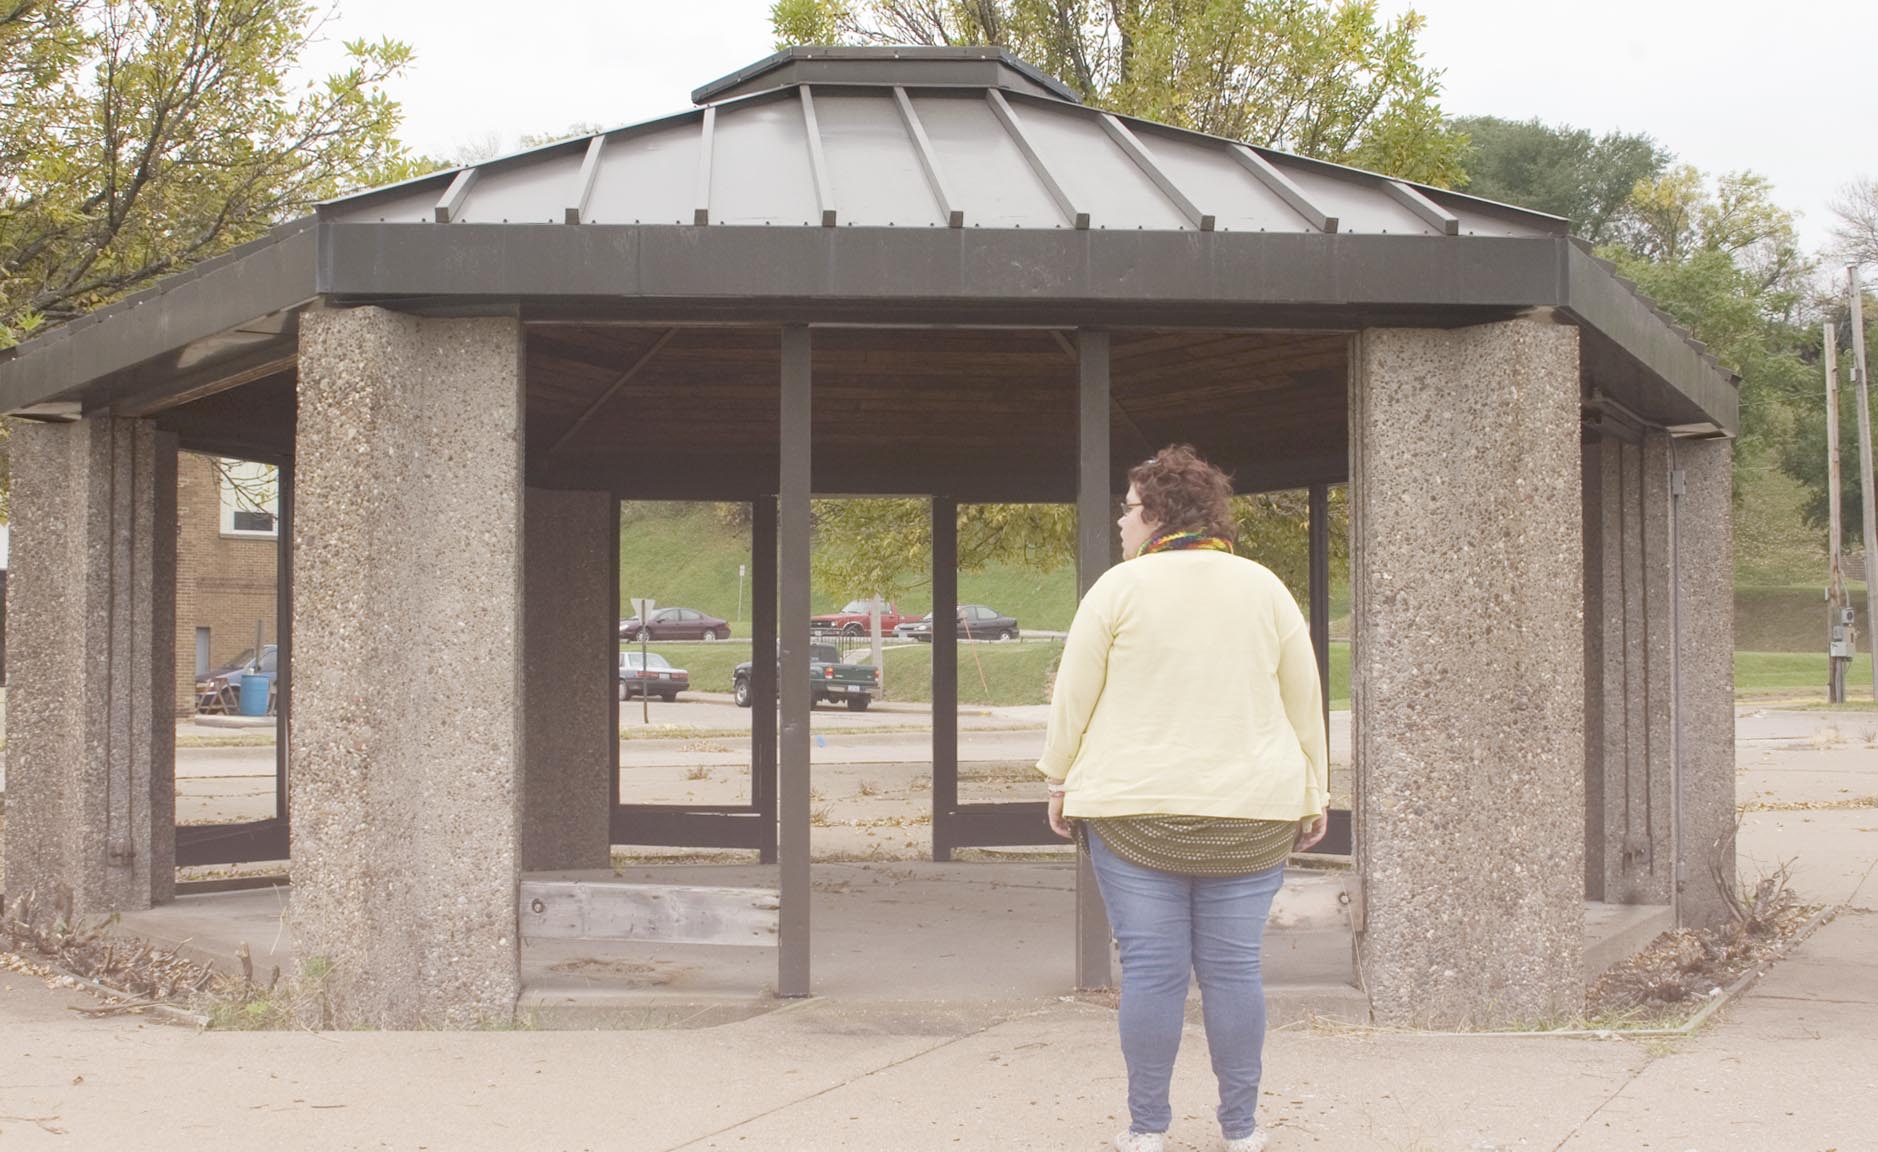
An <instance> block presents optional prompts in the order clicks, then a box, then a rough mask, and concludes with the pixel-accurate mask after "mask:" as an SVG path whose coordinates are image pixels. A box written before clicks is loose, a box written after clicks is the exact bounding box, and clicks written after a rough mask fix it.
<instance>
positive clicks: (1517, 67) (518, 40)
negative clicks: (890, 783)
mask: <svg viewBox="0 0 1878 1152" xmlns="http://www.w3.org/2000/svg"><path fill="white" fill-rule="evenodd" d="M1381 5H1382V8H1383V10H1384V11H1385V12H1387V13H1390V14H1395V13H1399V12H1401V11H1404V10H1406V9H1408V8H1410V7H1413V8H1414V9H1415V10H1416V11H1418V12H1420V13H1422V15H1423V16H1424V17H1425V18H1426V19H1427V27H1426V28H1425V29H1424V31H1423V33H1422V36H1421V44H1422V46H1423V48H1424V53H1425V58H1426V59H1427V61H1428V62H1429V63H1430V64H1431V65H1433V66H1435V67H1437V68H1440V69H1442V70H1444V72H1445V73H1446V75H1445V77H1444V83H1445V86H1446V92H1445V95H1444V97H1443V101H1442V103H1443V107H1444V108H1445V109H1446V110H1447V111H1448V112H1450V113H1454V114H1462V115H1471V114H1492V115H1496V116H1507V117H1514V118H1525V117H1531V116H1537V117H1539V118H1540V119H1541V120H1544V121H1547V122H1548V123H1555V124H1556V123H1568V124H1571V125H1573V126H1575V127H1580V128H1587V129H1591V130H1593V131H1597V132H1604V131H1608V130H1611V129H1623V130H1624V131H1629V132H1647V133H1649V134H1650V135H1652V136H1654V137H1656V139H1657V140H1658V141H1659V142H1661V143H1662V144H1664V145H1666V146H1667V147H1668V148H1670V149H1671V150H1672V151H1673V152H1675V153H1676V154H1677V155H1678V156H1679V157H1680V158H1681V159H1683V160H1686V161H1688V162H1690V163H1692V164H1695V165H1696V166H1697V167H1699V168H1701V169H1703V170H1704V171H1707V172H1711V173H1713V172H1723V171H1732V170H1736V169H1743V168H1747V169H1752V170H1754V171H1756V172H1759V173H1761V174H1762V175H1765V176H1767V177H1768V178H1769V179H1771V180H1772V181H1773V182H1774V189H1775V195H1776V198H1777V199H1778V201H1779V202H1780V203H1781V204H1782V205H1784V206H1785V207H1788V208H1790V209H1793V210H1795V211H1797V212H1799V213H1801V218H1800V229H1801V235H1802V237H1803V238H1804V240H1805V241H1806V243H1807V245H1808V246H1809V247H1818V246H1821V245H1823V244H1824V243H1826V241H1827V229H1828V228H1829V226H1830V223H1831V211H1830V209H1829V208H1828V202H1829V201H1830V200H1831V198H1832V197H1833V195H1834V194H1835V193H1836V192H1837V191H1838V189H1839V188H1840V187H1841V186H1842V185H1844V184H1845V183H1846V182H1847V181H1849V180H1851V179H1854V178H1856V177H1861V176H1863V177H1870V176H1878V2H1874V0H1785V2H1783V3H1769V2H1768V0H1755V2H1753V3H1748V2H1746V0H1699V2H1698V0H1576V2H1575V3H1572V4H1569V5H1566V4H1539V3H1530V2H1521V0H1419V2H1415V3H1413V4H1411V3H1409V2H1408V0H1381ZM769 6H770V0H687V2H685V3H682V4H681V3H672V2H670V0H613V2H610V3H609V2H605V0H586V2H582V0H527V2H525V3H519V4H517V3H500V4H498V3H492V2H490V0H460V2H459V3H456V4H452V5H443V6H439V5H437V4H436V3H434V2H419V0H343V3H342V7H341V10H340V13H339V16H338V18H337V20H336V21H335V22H334V23H333V24H332V25H330V26H329V28H328V34H329V36H331V38H332V39H333V40H338V39H342V38H351V37H359V36H364V37H374V38H375V37H378V36H393V37H396V38H398V39H400V40H404V41H405V42H407V43H409V44H410V45H411V46H412V47H413V48H414V49H415V50H416V53H417V64H416V66H415V67H414V68H413V69H412V71H411V72H410V73H409V74H408V75H407V76H406V77H405V78H404V79H403V80H401V81H399V82H398V83H397V85H396V86H395V88H394V89H393V94H394V95H395V96H396V97H397V99H399V100H400V101H401V102H402V103H403V105H404V110H405V137H406V139H407V140H408V141H409V142H410V143H411V144H412V145H413V146H414V147H415V148H417V149H418V150H420V151H422V152H425V153H428V154H430V155H441V156H449V155H457V154H461V153H463V152H465V151H467V150H476V151H483V150H485V148H486V144H487V143H489V142H497V143H499V144H500V146H501V148H502V150H504V151H507V150H510V149H512V148H514V147H515V145H516V142H517V140H518V138H519V137H520V136H521V134H522V133H524V132H546V131H556V130H560V129H563V128H565V127H567V126H568V125H570V124H575V123H581V122H592V123H598V124H603V125H606V126H609V127H612V126H616V125H620V124H630V123H634V122H636V121H639V120H645V119H649V118H651V117H654V116H658V115H661V114H663V113H668V112H677V111H682V110H683V109H685V108H687V107H689V106H690V92H691V90H692V89H693V88H695V87H697V86H699V85H701V84H703V83H704V82H705V81H707V80H713V79H716V78H717V77H719V76H722V75H724V74H725V73H727V72H731V71H734V70H735V69H737V68H740V67H742V66H743V65H745V64H748V63H750V62H752V61H754V60H758V59H761V58H762V57H763V56H765V55H768V54H769V53H770V52H771V51H772V43H771V37H770V30H769ZM1834 49H1837V50H1838V51H1837V58H1836V59H1829V58H1828V53H1829V52H1831V51H1833V50H1834ZM1857 49H1862V50H1863V59H1862V60H1861V59H1859V58H1858V56H1856V55H1855V54H1854V53H1855V50H1857ZM326 55H327V57H328V58H329V59H330V58H336V56H337V53H336V52H335V51H333V49H332V47H331V46H330V45H329V46H328V49H327V53H326ZM1860 65H1862V66H1863V69H1862V70H1863V75H1862V76H1861V75H1859V73H1858V72H1857V71H1855V69H1857V68H1858V67H1859V66H1860ZM1861 94H1862V97H1861ZM1861 114H1862V115H1863V117H1864V122H1863V123H1862V124H1861V123H1860V122H1859V117H1860V115H1861Z"/></svg>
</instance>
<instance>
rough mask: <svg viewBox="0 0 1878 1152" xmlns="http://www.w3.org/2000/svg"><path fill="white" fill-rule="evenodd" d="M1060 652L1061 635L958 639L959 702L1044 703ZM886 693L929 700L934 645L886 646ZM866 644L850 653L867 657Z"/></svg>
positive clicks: (893, 697) (891, 696)
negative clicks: (987, 640)
mask: <svg viewBox="0 0 1878 1152" xmlns="http://www.w3.org/2000/svg"><path fill="white" fill-rule="evenodd" d="M1062 654H1063V642H1062V641H1060V640H1024V641H1021V642H1018V643H1006V644H999V643H996V642H991V643H972V644H965V643H962V644H960V645H959V680H958V683H959V703H961V704H1048V703H1049V702H1050V694H1049V691H1048V683H1049V676H1050V672H1051V671H1052V670H1053V669H1054V668H1055V667H1056V662H1057V659H1058V657H1060V656H1062ZM882 655H883V656H884V657H885V658H886V675H887V693H888V699H891V700H916V701H920V702H922V703H930V702H931V701H932V645H930V644H908V645H905V646H902V647H896V648H888V649H887V650H886V651H885V652H883V653H882ZM866 657H867V652H866V650H864V649H862V650H857V651H856V652H855V653H854V654H853V657H852V658H853V659H855V660H858V661H860V662H861V663H866V662H867V661H866Z"/></svg>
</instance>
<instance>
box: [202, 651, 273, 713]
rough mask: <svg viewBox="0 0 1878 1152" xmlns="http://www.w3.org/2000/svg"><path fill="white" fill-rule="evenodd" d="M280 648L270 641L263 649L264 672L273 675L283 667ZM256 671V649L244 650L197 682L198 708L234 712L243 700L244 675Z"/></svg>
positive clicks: (266, 674)
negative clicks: (242, 683)
mask: <svg viewBox="0 0 1878 1152" xmlns="http://www.w3.org/2000/svg"><path fill="white" fill-rule="evenodd" d="M279 651H280V650H279V649H278V648H277V647H276V646H275V645H273V644H269V645H267V646H265V647H263V648H262V649H261V666H260V669H259V671H260V673H261V675H263V676H272V675H274V673H275V670H276V669H278V668H279V666H280V664H279V659H280V657H279ZM252 671H255V667H254V649H252V648H248V649H245V650H243V652H242V653H241V655H239V656H237V657H235V659H233V660H231V661H230V662H228V663H227V664H224V665H222V666H221V667H219V668H216V669H214V670H213V671H211V672H210V673H208V675H206V676H203V677H201V678H200V679H198V680H197V681H196V711H198V712H233V711H234V710H235V705H236V703H237V702H238V701H239V700H240V699H241V678H242V677H243V676H246V675H247V674H248V673H249V672H252Z"/></svg>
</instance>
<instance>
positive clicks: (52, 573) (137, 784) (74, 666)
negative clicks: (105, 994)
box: [6, 416, 176, 915]
mask: <svg viewBox="0 0 1878 1152" xmlns="http://www.w3.org/2000/svg"><path fill="white" fill-rule="evenodd" d="M12 469H13V488H12V529H13V546H12V564H13V567H12V571H11V572H10V574H9V585H8V589H7V595H8V605H7V607H8V617H9V622H10V626H11V630H12V634H11V635H10V636H9V638H8V639H9V648H10V651H9V653H8V661H9V666H8V672H9V681H10V691H9V693H8V705H9V707H8V711H9V717H8V724H7V735H8V744H9V746H8V765H7V767H8V792H9V808H8V813H7V817H8V828H7V838H6V879H7V898H8V900H9V901H12V900H17V899H18V898H20V897H21V896H28V895H30V896H31V898H32V902H33V904H35V905H36V906H37V907H38V908H39V909H41V910H42V911H43V910H46V909H49V908H52V907H54V906H55V905H58V904H61V903H63V902H64V901H66V900H69V901H70V902H71V905H72V907H73V909H74V910H75V911H76V912H78V913H80V914H86V915H94V914H101V913H105V912H111V911H128V910H132V909H140V908H148V907H150V906H151V905H152V904H155V903H162V902H164V901H167V900H169V899H170V898H171V897H172V896H174V894H175V882H176V864H175V861H176V798H175V728H174V726H173V725H172V724H171V723H170V699H171V697H172V696H173V695H174V692H175V675H176V671H175V599H176V584H175V579H176V441H175V438H174V437H173V436H169V435H167V434H163V433H159V432H157V431H156V429H155V426H154V425H153V424H152V423H150V422H149V421H145V420H123V419H112V418H110V417H103V416H100V417H90V418H87V419H84V420H81V421H78V422H77V423H74V424H43V423H38V422H33V421H15V422H14V424H13V438H12Z"/></svg>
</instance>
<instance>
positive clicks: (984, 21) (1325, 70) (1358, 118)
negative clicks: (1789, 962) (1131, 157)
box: [770, 0, 1466, 186]
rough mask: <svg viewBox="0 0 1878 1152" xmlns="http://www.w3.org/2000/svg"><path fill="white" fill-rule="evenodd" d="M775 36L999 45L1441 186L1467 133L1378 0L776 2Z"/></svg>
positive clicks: (1301, 145) (1133, 109) (791, 40)
mask: <svg viewBox="0 0 1878 1152" xmlns="http://www.w3.org/2000/svg"><path fill="white" fill-rule="evenodd" d="M770 16H771V24H772V27H773V28H774V30H775V33H776V36H777V42H778V46H779V47H786V46H787V45H789V44H802V43H849V44H929V45H965V44H994V45H999V46H1001V47H1005V48H1008V49H1010V50H1011V51H1012V52H1013V53H1014V54H1016V55H1017V56H1019V57H1021V58H1023V59H1025V60H1028V61H1030V62H1031V63H1033V64H1036V65H1038V66H1039V67H1041V68H1042V69H1043V70H1044V71H1045V72H1048V73H1050V74H1051V75H1054V76H1056V77H1058V78H1060V79H1061V80H1063V81H1064V83H1066V84H1068V85H1069V86H1070V87H1071V88H1072V89H1074V90H1075V91H1076V92H1077V93H1078V95H1080V96H1081V97H1082V99H1083V100H1084V102H1086V103H1089V104H1092V105H1095V106H1097V107H1100V108H1106V109H1109V110H1111V111H1115V112H1121V113H1124V114H1127V115H1131V116H1141V117H1145V118H1147V119H1151V120H1159V121H1161V122H1163V123H1168V124H1175V125H1179V126H1181V127H1184V128H1192V129H1194V130H1196V131H1200V132H1208V133H1212V134H1214V135H1217V136H1226V137H1230V138H1232V139H1235V140H1244V141H1246V142H1247V143H1250V144H1256V145H1260V146H1262V147H1267V148H1275V149H1281V150H1284V151H1287V152H1295V153H1297V154H1299V155H1303V156H1310V157H1314V158H1316V159H1320V160H1331V161H1336V162H1338V163H1345V164H1354V165H1357V166H1359V167H1365V168H1371V169H1373V170H1375V171H1379V172H1386V173H1388V174H1389V175H1392V176H1398V177H1401V178H1403V179H1407V180H1415V181H1419V182H1422V183H1427V184H1437V185H1441V186H1447V185H1449V184H1452V183H1453V182H1454V181H1455V180H1457V179H1459V178H1460V176H1461V174H1462V168H1461V163H1462V153H1463V150H1464V148H1465V146H1466V139H1465V137H1464V136H1462V135H1461V134H1460V133H1458V132H1456V131H1454V130H1453V129H1451V128H1450V127H1449V126H1448V124H1447V123H1446V121H1445V120H1443V118H1442V116H1441V112H1440V108H1439V105H1438V97H1439V95H1440V90H1441V85H1440V75H1441V74H1440V73H1439V72H1438V71H1435V70H1432V69H1430V68H1428V67H1427V66H1426V65H1425V64H1423V62H1422V59H1421V53H1420V49H1419V48H1418V46H1417V44H1416V36H1417V35H1418V34H1419V33H1420V31H1421V29H1422V23H1423V22H1422V18H1421V17H1420V16H1419V15H1417V14H1416V13H1415V12H1413V11H1409V12H1406V13H1404V14H1403V15H1401V16H1400V17H1397V18H1396V19H1394V20H1392V21H1386V22H1385V21H1382V20H1379V19H1378V16H1377V11H1376V4H1375V3H1374V0H1333V2H1328V3H1323V2H1318V0H776V3H775V4H774V5H773V6H772V8H771V10H770Z"/></svg>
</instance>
